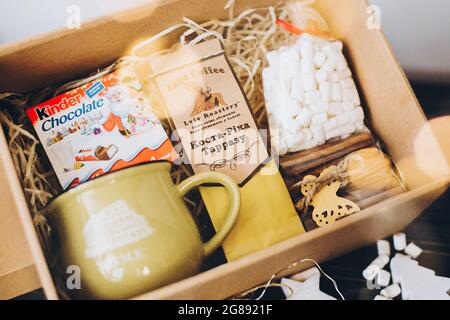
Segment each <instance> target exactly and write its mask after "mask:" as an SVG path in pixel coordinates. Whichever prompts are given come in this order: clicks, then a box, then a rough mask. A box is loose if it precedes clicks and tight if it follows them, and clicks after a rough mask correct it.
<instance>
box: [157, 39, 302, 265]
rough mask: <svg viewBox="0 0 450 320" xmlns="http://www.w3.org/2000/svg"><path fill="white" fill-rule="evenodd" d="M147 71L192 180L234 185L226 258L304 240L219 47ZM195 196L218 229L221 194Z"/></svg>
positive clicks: (170, 58)
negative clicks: (225, 178) (212, 177)
mask: <svg viewBox="0 0 450 320" xmlns="http://www.w3.org/2000/svg"><path fill="white" fill-rule="evenodd" d="M150 64H151V68H152V70H153V72H154V76H153V78H154V80H155V82H156V86H157V87H158V89H159V91H160V93H161V97H162V100H163V101H164V104H165V107H166V110H167V113H168V115H169V117H168V118H170V119H171V122H172V127H173V129H174V132H176V135H175V136H178V137H179V139H180V142H181V144H182V145H183V149H184V155H185V158H187V159H188V160H189V163H190V165H191V166H192V169H193V171H194V173H201V172H209V171H213V172H223V173H225V174H227V175H229V176H231V177H232V178H233V179H234V181H235V182H236V183H237V184H238V185H239V186H240V192H241V199H242V200H241V209H240V213H239V217H238V220H237V222H236V225H235V227H234V228H233V230H232V232H231V233H230V235H229V237H228V238H227V239H226V240H225V241H224V244H223V249H224V252H225V256H226V258H227V259H228V260H229V261H231V260H235V259H238V258H240V257H242V256H245V255H248V254H250V253H253V252H256V251H259V250H261V249H264V248H267V247H269V246H271V245H273V244H274V243H277V242H280V241H282V240H285V239H288V238H291V237H292V236H295V235H297V234H300V233H303V232H304V229H303V226H302V223H301V221H300V219H299V217H298V215H297V213H296V210H295V208H294V205H293V203H292V200H291V199H290V196H289V192H288V190H287V188H286V185H285V184H284V182H283V179H282V177H281V175H280V173H279V171H278V168H277V166H276V164H275V162H274V161H273V160H272V159H271V157H270V155H269V153H268V151H267V149H266V141H265V140H264V139H263V136H265V135H264V133H263V132H262V133H261V132H260V131H259V129H258V127H257V125H256V123H255V120H254V118H253V115H252V111H251V108H250V105H249V103H248V100H247V98H246V96H245V93H244V91H243V90H242V88H241V86H240V84H239V81H238V79H237V77H236V75H235V74H234V71H233V69H232V67H231V65H230V63H229V61H228V59H227V57H226V55H225V52H224V50H223V46H222V44H221V43H220V41H219V40H216V39H214V40H208V41H204V42H202V43H200V44H196V45H194V46H186V47H183V48H181V49H179V50H177V51H175V52H172V53H169V54H165V55H160V56H156V57H154V58H153V59H151V62H150ZM200 192H201V195H202V198H203V201H204V202H205V205H206V208H207V211H208V214H209V217H210V218H211V221H212V223H213V225H214V228H215V229H216V230H218V229H219V228H220V226H221V225H222V224H223V222H224V220H225V217H226V212H227V208H226V206H224V203H226V202H227V192H226V190H225V188H223V187H220V186H204V187H202V188H201V189H200Z"/></svg>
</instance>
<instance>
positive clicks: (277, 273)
mask: <svg viewBox="0 0 450 320" xmlns="http://www.w3.org/2000/svg"><path fill="white" fill-rule="evenodd" d="M306 262H312V263H314V264H315V265H316V267H317V269H319V271H320V272H321V273H322V274H323V275H324V276H325V277H326V278H327V279H328V280H330V281H331V283H333V287H334V289H335V290H336V292H337V293H338V294H339V296H340V298H341V299H342V300H345V297H344V295H343V294H342V293H341V291H340V290H339V287H338V285H337V282H336V280H334V279H333V278H332V277H331V276H329V275H328V274H327V273H326V272H325V271H323V269H322V267H321V266H320V265H319V263H318V262H317V261H316V260H314V259H311V258H304V259H299V260H296V261H294V262H292V263H291V264H289V265H288V266H287V267H284V268H283V269H281V270H279V271H278V272H276V273H274V274H273V275H272V276H271V277H270V279H269V280H268V281H267V283H266V284H265V285H261V286H258V287H255V288H252V289H250V290H247V291H245V292H243V293H240V294H239V295H236V296H235V297H234V298H233V299H235V300H239V299H242V298H243V297H246V296H248V295H250V294H252V293H255V292H256V291H258V290H261V289H263V291H262V292H261V293H260V295H259V296H258V297H257V298H256V299H255V300H261V299H262V298H263V297H264V296H265V294H266V292H267V290H268V289H269V288H272V287H286V288H287V289H288V290H289V291H290V295H289V296H288V297H287V298H289V297H291V296H292V295H293V294H294V293H295V292H294V290H293V289H292V288H291V287H290V286H288V285H285V284H280V283H273V281H274V280H275V279H276V278H277V277H278V276H279V275H280V273H282V272H284V271H288V270H290V269H292V268H295V267H297V266H298V264H299V263H306Z"/></svg>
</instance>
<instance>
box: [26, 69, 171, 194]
mask: <svg viewBox="0 0 450 320" xmlns="http://www.w3.org/2000/svg"><path fill="white" fill-rule="evenodd" d="M120 72H121V69H119V70H117V71H114V72H112V73H110V74H107V75H104V76H102V77H101V78H99V79H97V80H94V81H93V82H91V83H88V84H86V85H84V86H81V87H79V88H76V89H73V90H71V91H68V92H66V93H64V94H62V95H60V96H57V97H55V98H53V99H51V100H49V101H46V102H44V103H42V104H39V105H37V106H35V107H32V108H30V109H28V110H27V114H28V117H29V118H30V120H31V122H32V124H33V126H34V128H35V130H36V132H37V134H38V136H39V139H40V140H41V142H42V144H43V146H44V149H45V151H46V153H47V155H48V158H49V159H50V162H51V164H52V166H53V169H54V170H55V172H56V175H57V177H58V179H59V181H60V183H61V185H62V187H63V189H67V188H70V187H72V186H75V185H77V184H79V183H81V182H84V181H87V180H89V179H92V178H94V177H97V176H99V175H102V174H105V173H107V172H112V171H116V170H119V169H122V168H126V167H129V166H133V165H136V164H139V163H144V162H150V161H153V160H159V159H164V160H169V161H173V160H174V159H176V158H177V155H176V153H175V151H174V149H173V146H172V144H171V142H170V141H169V139H168V137H167V135H166V133H165V131H164V128H163V127H162V125H161V123H160V122H159V120H158V118H157V117H156V116H155V114H154V111H153V105H152V97H151V96H150V95H149V93H148V92H144V90H143V89H142V86H141V85H140V83H139V81H138V80H137V79H136V80H134V81H133V82H131V83H128V82H130V81H128V82H127V83H125V82H124V81H122V80H121V73H120Z"/></svg>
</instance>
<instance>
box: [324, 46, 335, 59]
mask: <svg viewBox="0 0 450 320" xmlns="http://www.w3.org/2000/svg"><path fill="white" fill-rule="evenodd" d="M322 52H323V53H325V54H326V55H327V57H336V55H337V51H336V50H335V49H334V48H333V46H332V45H331V44H330V43H329V44H327V45H324V46H323V47H322Z"/></svg>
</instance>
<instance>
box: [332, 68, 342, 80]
mask: <svg viewBox="0 0 450 320" xmlns="http://www.w3.org/2000/svg"><path fill="white" fill-rule="evenodd" d="M340 80H341V79H340V78H339V74H338V72H337V71H333V72H331V74H330V81H331V82H339V81H340Z"/></svg>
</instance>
